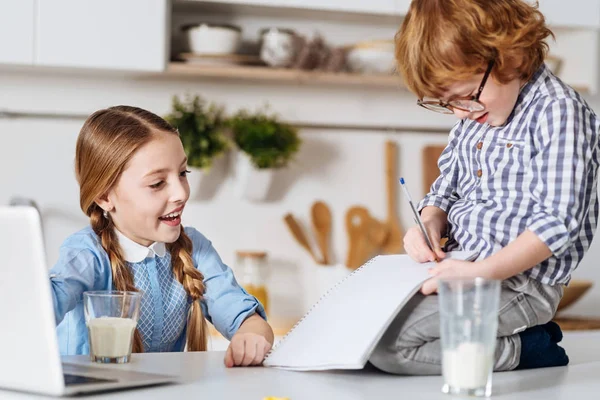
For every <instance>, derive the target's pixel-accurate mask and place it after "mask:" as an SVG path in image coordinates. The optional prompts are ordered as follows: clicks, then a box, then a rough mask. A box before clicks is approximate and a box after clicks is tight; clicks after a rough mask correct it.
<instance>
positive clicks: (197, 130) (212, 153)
mask: <svg viewBox="0 0 600 400" xmlns="http://www.w3.org/2000/svg"><path fill="white" fill-rule="evenodd" d="M172 104H173V105H172V107H173V109H172V111H171V113H170V114H168V115H167V116H165V119H166V120H167V121H168V122H169V123H170V124H171V125H173V126H174V127H175V128H177V130H178V131H179V136H180V137H181V142H182V143H183V148H184V150H185V153H186V155H187V157H188V165H189V166H190V167H196V168H203V169H208V168H210V167H211V165H212V162H213V160H214V158H215V157H218V156H220V155H221V154H223V153H225V151H227V150H228V149H229V147H230V142H229V140H228V139H227V136H226V135H225V132H226V131H227V119H226V117H225V115H224V109H223V107H221V106H218V105H216V104H214V103H210V104H208V103H207V102H206V101H204V99H202V97H200V96H193V97H192V96H189V95H188V96H186V99H185V100H183V101H182V100H180V99H179V97H177V96H173V103H172Z"/></svg>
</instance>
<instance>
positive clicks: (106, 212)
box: [102, 210, 108, 219]
mask: <svg viewBox="0 0 600 400" xmlns="http://www.w3.org/2000/svg"><path fill="white" fill-rule="evenodd" d="M102 215H104V218H106V219H108V211H106V210H104V212H103V213H102Z"/></svg>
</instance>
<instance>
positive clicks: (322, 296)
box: [264, 256, 379, 361]
mask: <svg viewBox="0 0 600 400" xmlns="http://www.w3.org/2000/svg"><path fill="white" fill-rule="evenodd" d="M378 257H379V256H375V257H373V258H371V259H370V260H369V261H367V262H366V263H364V264H363V265H361V266H360V267H358V268H357V269H355V270H354V271H352V273H350V274H348V275H347V276H346V277H344V279H342V280H341V281H339V282H338V283H336V284H335V285H334V286H332V287H331V288H329V289H328V290H327V291H326V292H325V293H323V294H322V295H321V297H319V300H317V302H316V303H315V304H313V305H312V307H311V308H310V309H309V310H308V311H307V312H306V313H305V314H304V316H303V317H302V318H300V320H299V321H298V322H296V324H294V326H293V327H292V328H291V329H290V330H289V332H288V333H286V334H285V335H284V336H283V338H281V340H280V341H279V343H277V344H276V345H275V346H273V348H272V349H271V350H269V352H268V353H267V354H266V355H265V359H264V361H267V360H268V358H269V356H270V355H271V354H272V353H273V352H274V351H275V350H277V349H278V348H279V347H280V346H281V345H282V344H283V342H285V340H286V339H287V338H288V336H290V335H291V334H292V333H293V332H294V330H295V329H296V328H297V327H298V325H300V324H301V323H302V321H304V320H305V319H306V318H307V317H308V316H309V315H310V313H311V312H312V311H313V310H314V309H315V308H317V307H318V306H319V304H320V303H321V301H323V300H324V299H325V298H326V297H328V296H329V295H330V294H331V293H332V292H333V291H334V290H336V289H337V288H338V287H339V286H341V285H342V284H343V283H344V282H346V280H348V279H350V278H351V277H352V276H354V275H356V274H357V273H359V272H360V271H362V270H363V269H364V268H365V267H366V266H367V265H369V264H371V263H372V262H373V261H375V259H377V258H378Z"/></svg>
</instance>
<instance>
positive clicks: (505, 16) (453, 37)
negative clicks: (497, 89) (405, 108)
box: [395, 0, 553, 98]
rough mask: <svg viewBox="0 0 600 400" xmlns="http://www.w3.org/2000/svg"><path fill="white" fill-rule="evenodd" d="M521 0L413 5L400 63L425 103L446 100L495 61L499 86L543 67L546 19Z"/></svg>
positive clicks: (439, 0) (425, 0)
mask: <svg viewBox="0 0 600 400" xmlns="http://www.w3.org/2000/svg"><path fill="white" fill-rule="evenodd" d="M537 8H538V7H537V4H536V5H535V6H532V5H529V4H527V3H525V2H524V1H522V0H493V1H490V0H413V1H412V3H411V5H410V9H409V12H408V14H407V15H406V17H405V18H404V21H403V23H402V26H401V27H400V30H399V31H398V33H397V34H396V39H395V41H396V64H397V69H398V71H399V72H400V74H401V75H402V77H403V79H404V82H405V84H406V85H407V86H408V88H409V89H410V90H411V91H412V92H413V93H415V94H416V95H417V96H419V97H420V98H422V97H425V96H431V97H441V96H442V94H443V93H444V92H445V91H446V90H447V88H448V87H449V86H450V85H451V84H452V83H455V82H458V81H461V80H464V79H468V78H470V77H472V76H473V75H476V74H478V73H483V72H484V71H485V69H486V67H487V65H488V63H489V61H490V60H492V59H494V60H495V64H494V70H493V72H492V76H493V77H494V78H495V79H496V81H498V82H500V83H507V82H509V81H511V80H513V79H515V78H521V79H523V80H528V79H529V78H531V76H532V75H533V74H534V72H535V71H536V70H537V69H538V68H539V67H540V65H541V64H542V63H543V62H544V59H545V57H546V53H547V51H548V45H547V43H546V42H545V40H546V38H547V37H548V36H553V34H552V32H551V31H550V30H549V29H548V28H547V27H546V23H545V19H544V16H543V14H542V13H541V12H540V11H539V10H538V9H537Z"/></svg>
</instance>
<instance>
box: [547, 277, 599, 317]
mask: <svg viewBox="0 0 600 400" xmlns="http://www.w3.org/2000/svg"><path fill="white" fill-rule="evenodd" d="M593 284H594V283H593V282H592V281H586V280H577V279H572V280H571V282H569V286H565V290H564V293H563V297H562V299H561V300H560V303H558V308H557V309H556V311H557V312H558V311H562V310H563V309H565V308H567V307H569V306H571V305H573V303H575V302H576V301H578V300H579V299H581V297H582V296H583V295H584V294H585V293H586V292H587V291H588V290H589V289H590V288H591V287H592V285H593Z"/></svg>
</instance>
